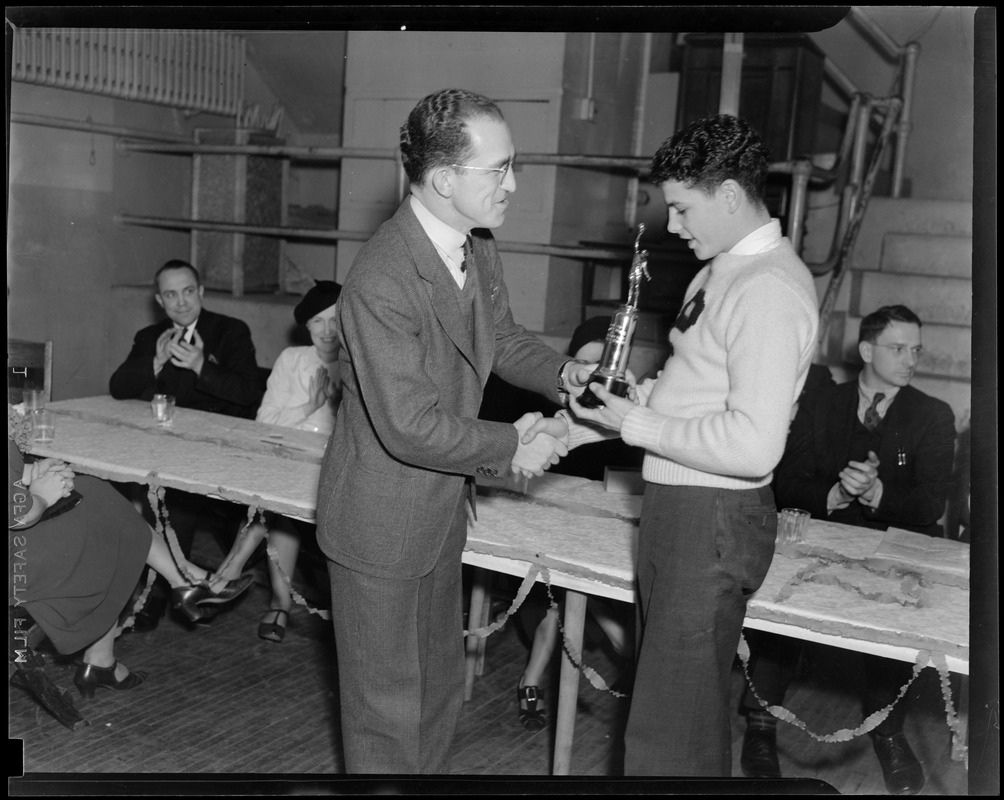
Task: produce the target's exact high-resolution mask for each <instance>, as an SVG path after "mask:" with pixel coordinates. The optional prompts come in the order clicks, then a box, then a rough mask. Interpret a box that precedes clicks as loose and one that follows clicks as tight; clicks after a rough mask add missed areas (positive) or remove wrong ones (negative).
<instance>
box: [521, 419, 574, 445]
mask: <svg viewBox="0 0 1004 800" xmlns="http://www.w3.org/2000/svg"><path fill="white" fill-rule="evenodd" d="M538 433H546V434H548V435H549V436H553V437H554V438H555V439H559V440H560V441H562V442H565V443H567V442H568V421H567V420H565V419H564V418H563V417H545V416H543V415H541V417H540V419H538V420H537V421H536V422H535V423H533V425H531V426H530V427H529V428H528V429H527V430H526V433H524V434H523V435H522V437H521V438H520V441H522V442H523V444H530V442H532V441H533V437H535V436H536V435H537V434H538Z"/></svg>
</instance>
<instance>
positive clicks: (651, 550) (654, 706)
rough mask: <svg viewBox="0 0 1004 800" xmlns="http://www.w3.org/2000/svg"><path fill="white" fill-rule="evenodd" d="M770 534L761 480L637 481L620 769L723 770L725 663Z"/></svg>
mask: <svg viewBox="0 0 1004 800" xmlns="http://www.w3.org/2000/svg"><path fill="white" fill-rule="evenodd" d="M776 531H777V511H776V509H775V506H774V496H773V493H772V492H771V489H770V487H769V486H764V487H761V488H758V489H742V490H735V489H711V488H706V487H697V486H660V485H655V484H649V485H648V486H647V487H646V490H645V497H644V501H643V505H642V512H641V526H640V529H639V538H638V590H639V600H638V610H639V621H640V629H639V632H638V640H639V649H638V661H637V670H636V673H635V683H634V691H633V693H632V700H631V709H630V712H629V716H628V722H627V729H626V731H625V740H624V744H625V753H624V768H625V774H627V775H664V776H672V777H677V776H681V777H682V776H708V777H729V776H730V775H731V773H732V744H731V729H730V724H729V721H730V710H731V708H730V706H731V704H730V697H729V695H730V675H731V670H732V664H733V660H734V658H735V654H736V647H737V645H738V643H739V634H740V631H741V630H742V624H743V620H744V619H745V616H746V602H747V599H748V598H749V596H750V595H751V594H752V593H753V592H755V591H756V590H757V589H758V588H759V587H760V584H761V583H762V582H763V579H764V576H765V575H766V574H767V570H768V568H769V567H770V562H771V558H772V557H773V555H774V537H775V535H776Z"/></svg>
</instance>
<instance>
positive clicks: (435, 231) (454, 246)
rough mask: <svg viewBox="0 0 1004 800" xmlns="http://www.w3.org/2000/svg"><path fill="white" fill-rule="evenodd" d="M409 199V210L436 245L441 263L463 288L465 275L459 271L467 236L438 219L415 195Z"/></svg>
mask: <svg viewBox="0 0 1004 800" xmlns="http://www.w3.org/2000/svg"><path fill="white" fill-rule="evenodd" d="M409 199H410V201H411V210H412V211H414V212H415V216H416V217H417V218H418V222H419V224H420V225H421V226H422V230H424V231H425V233H426V235H427V236H428V237H429V239H431V240H432V243H433V244H434V245H435V246H436V250H437V251H438V253H439V257H440V258H441V259H442V260H443V264H445V265H446V268H447V269H448V270H449V271H450V274H451V275H452V276H453V279H454V280H455V281H456V282H457V285H458V286H459V287H461V288H463V286H464V282H465V281H466V279H467V276H466V275H464V273H463V272H462V271H461V269H460V264H461V262H462V260H463V253H464V242H465V241H467V236H466V235H465V234H463V233H461V232H460V231H458V230H456V229H455V228H451V227H450V226H449V225H447V224H446V223H445V222H443V221H442V220H441V219H439V217H437V216H436V215H435V214H433V213H432V212H431V211H429V209H427V208H426V207H425V206H423V205H422V201H421V200H419V199H418V198H417V197H415V195H411V197H410V198H409Z"/></svg>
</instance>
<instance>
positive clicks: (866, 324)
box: [858, 306, 924, 344]
mask: <svg viewBox="0 0 1004 800" xmlns="http://www.w3.org/2000/svg"><path fill="white" fill-rule="evenodd" d="M893 322H909V323H910V324H912V325H916V326H917V327H918V328H921V327H923V325H924V323H923V322H921V321H920V317H918V316H917V315H916V314H914V313H913V311H911V310H910V309H909V308H907V307H906V306H882V308H879V309H876V310H875V311H873V312H872V313H871V314H869V315H868V316H867V317H865V318H864V319H862V320H861V327H860V328H859V329H858V344H860V343H861V342H874V341H875V340H876V339H878V337H879V334H880V333H882V331H884V330H885V329H886V328H888V327H889V325H890V323H893Z"/></svg>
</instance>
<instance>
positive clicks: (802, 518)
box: [777, 508, 810, 545]
mask: <svg viewBox="0 0 1004 800" xmlns="http://www.w3.org/2000/svg"><path fill="white" fill-rule="evenodd" d="M809 517H810V514H809V512H808V511H805V510H804V509H801V508H783V509H781V513H780V514H778V517H777V544H782V545H783V544H798V543H799V542H801V541H803V540H804V539H805V530H806V528H808V527H809Z"/></svg>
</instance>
